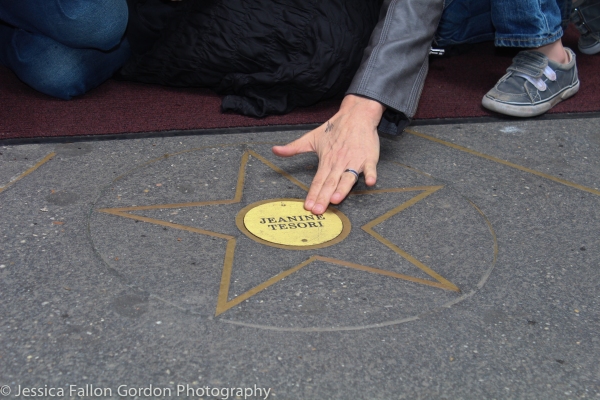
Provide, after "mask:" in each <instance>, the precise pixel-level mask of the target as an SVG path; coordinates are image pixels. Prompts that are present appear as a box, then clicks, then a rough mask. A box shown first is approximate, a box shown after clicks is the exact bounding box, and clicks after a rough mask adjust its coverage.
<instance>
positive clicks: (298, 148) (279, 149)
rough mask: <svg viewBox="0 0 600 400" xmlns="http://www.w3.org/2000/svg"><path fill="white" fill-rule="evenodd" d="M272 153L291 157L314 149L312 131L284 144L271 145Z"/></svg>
mask: <svg viewBox="0 0 600 400" xmlns="http://www.w3.org/2000/svg"><path fill="white" fill-rule="evenodd" d="M272 150H273V153H275V155H277V156H279V157H292V156H295V155H296V154H300V153H308V152H309V151H314V147H313V145H312V131H311V132H308V133H307V134H305V135H304V136H302V137H301V138H299V139H296V140H294V141H293V142H291V143H288V144H286V145H285V146H273V148H272Z"/></svg>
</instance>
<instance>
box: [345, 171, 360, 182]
mask: <svg viewBox="0 0 600 400" xmlns="http://www.w3.org/2000/svg"><path fill="white" fill-rule="evenodd" d="M344 172H350V173H351V174H354V183H356V182H358V172H356V171H355V170H353V169H350V168H348V169H347V170H345V171H344Z"/></svg>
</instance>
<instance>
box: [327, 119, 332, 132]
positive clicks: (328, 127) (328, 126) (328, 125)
mask: <svg viewBox="0 0 600 400" xmlns="http://www.w3.org/2000/svg"><path fill="white" fill-rule="evenodd" d="M332 130H333V124H332V123H331V122H329V121H327V126H326V127H325V133H328V132H331V131H332Z"/></svg>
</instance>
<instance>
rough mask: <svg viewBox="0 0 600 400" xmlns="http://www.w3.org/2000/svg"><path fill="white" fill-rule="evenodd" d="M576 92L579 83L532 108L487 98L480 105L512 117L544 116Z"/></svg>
mask: <svg viewBox="0 0 600 400" xmlns="http://www.w3.org/2000/svg"><path fill="white" fill-rule="evenodd" d="M578 91H579V81H578V82H577V83H576V84H575V86H571V87H569V88H567V89H565V90H563V91H562V92H560V93H559V94H557V95H556V96H554V97H553V98H551V99H550V100H548V101H546V102H544V103H541V104H536V105H532V106H529V105H522V106H515V105H512V104H507V103H500V102H497V101H495V100H493V99H491V98H489V97H488V96H484V97H483V100H481V105H482V106H484V107H485V108H487V109H488V110H491V111H495V112H497V113H500V114H504V115H510V116H513V117H535V116H538V115H542V114H544V113H545V112H547V111H548V110H550V109H551V108H552V107H554V106H555V105H557V104H558V103H560V102H561V101H563V100H566V99H568V98H569V97H571V96H573V95H574V94H575V93H577V92H578Z"/></svg>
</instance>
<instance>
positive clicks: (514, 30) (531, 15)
mask: <svg viewBox="0 0 600 400" xmlns="http://www.w3.org/2000/svg"><path fill="white" fill-rule="evenodd" d="M569 1H571V0H492V22H493V24H494V27H495V28H496V38H495V44H496V46H504V47H523V48H532V47H540V46H544V45H547V44H550V43H554V42H556V41H557V40H559V39H560V38H561V37H562V35H563V29H562V23H563V19H564V13H565V11H566V9H567V8H568V7H569V5H568V4H565V3H566V2H569Z"/></svg>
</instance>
